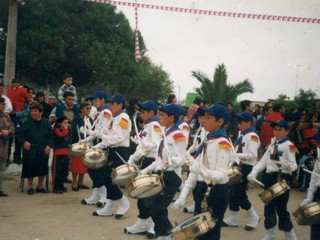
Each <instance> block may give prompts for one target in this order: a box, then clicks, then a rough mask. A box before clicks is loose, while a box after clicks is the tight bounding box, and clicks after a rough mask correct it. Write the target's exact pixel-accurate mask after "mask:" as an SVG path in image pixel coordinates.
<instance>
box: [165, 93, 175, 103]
mask: <svg viewBox="0 0 320 240" xmlns="http://www.w3.org/2000/svg"><path fill="white" fill-rule="evenodd" d="M175 98H176V95H175V94H174V93H170V94H169V96H168V98H167V104H169V103H173V102H172V101H173V99H175Z"/></svg>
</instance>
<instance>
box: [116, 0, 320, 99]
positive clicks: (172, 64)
mask: <svg viewBox="0 0 320 240" xmlns="http://www.w3.org/2000/svg"><path fill="white" fill-rule="evenodd" d="M122 1H123V2H134V1H133V0H132V1H129V0H122ZM138 3H146V4H154V5H161V6H173V7H183V8H194V9H202V10H215V11H226V12H239V13H255V14H269V15H280V16H294V17H311V18H320V1H319V0H307V1H306V0H268V1H261V0H259V1H257V0H250V1H249V0H234V1H231V0H196V1H191V0H175V1H173V0H159V1H157V0H144V1H142V0H138ZM117 8H118V9H119V10H121V11H122V12H124V14H125V15H126V16H127V18H128V19H129V21H130V24H131V26H132V28H135V18H134V8H132V7H126V6H118V7H117ZM138 15H139V30H140V32H141V34H142V36H143V38H144V41H145V43H146V46H147V49H148V52H147V54H148V56H150V58H151V59H152V61H153V62H154V63H156V64H158V65H161V66H162V67H163V69H164V70H165V71H167V72H168V73H169V74H170V77H171V79H172V80H173V81H174V86H175V93H176V94H177V96H178V97H180V100H182V99H184V98H185V96H186V93H187V92H194V88H195V87H198V86H199V82H198V81H197V80H196V79H195V78H193V77H192V76H191V71H192V70H200V71H202V72H203V73H205V74H206V75H207V76H210V77H212V76H213V73H214V69H215V67H217V65H218V64H221V63H224V64H225V66H226V68H227V73H228V83H231V84H235V83H237V82H239V81H242V80H244V79H245V78H248V79H249V80H250V81H251V82H252V83H253V86H254V89H255V91H254V93H253V94H245V95H241V96H240V98H239V99H240V100H242V99H251V100H259V101H266V100H267V99H268V98H276V97H277V96H278V95H279V94H286V95H287V96H289V97H290V98H291V99H292V98H293V96H294V95H295V93H296V92H297V91H298V90H299V89H300V88H303V89H304V90H309V89H312V90H314V91H316V93H317V95H318V97H320V78H319V76H320V66H319V59H320V43H319V42H320V24H310V23H309V24H308V23H296V22H279V21H266V20H255V19H238V18H229V17H218V16H205V15H196V14H188V13H176V12H170V11H161V10H151V9H143V8H139V9H138ZM179 89H180V91H179Z"/></svg>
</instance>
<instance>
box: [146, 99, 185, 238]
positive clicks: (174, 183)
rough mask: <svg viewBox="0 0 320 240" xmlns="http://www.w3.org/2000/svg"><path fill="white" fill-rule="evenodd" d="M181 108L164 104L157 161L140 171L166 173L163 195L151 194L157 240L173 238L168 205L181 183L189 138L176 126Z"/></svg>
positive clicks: (160, 121)
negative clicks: (162, 132) (161, 134)
mask: <svg viewBox="0 0 320 240" xmlns="http://www.w3.org/2000/svg"><path fill="white" fill-rule="evenodd" d="M179 116H180V107H179V106H178V105H176V104H167V105H161V106H160V108H159V123H160V124H161V126H163V127H165V132H164V134H163V139H162V141H161V143H160V145H159V147H158V156H157V158H156V160H155V161H154V162H153V163H152V164H151V165H150V166H149V167H147V168H145V169H143V170H141V174H147V173H152V172H156V173H158V174H160V175H162V176H163V181H164V188H163V193H162V194H161V195H157V196H154V197H152V203H151V207H150V215H151V217H152V220H153V222H154V224H155V226H154V230H155V235H156V236H157V237H158V240H169V239H172V238H171V236H170V232H171V229H172V225H171V223H170V220H169V218H168V210H167V208H168V206H169V204H170V203H171V202H172V199H173V198H174V195H175V193H176V192H177V190H178V188H179V186H180V185H181V166H182V165H183V163H184V160H185V157H186V148H187V146H186V141H185V140H186V137H185V136H184V135H183V133H182V132H181V131H180V129H179V128H178V126H177V122H178V120H179Z"/></svg>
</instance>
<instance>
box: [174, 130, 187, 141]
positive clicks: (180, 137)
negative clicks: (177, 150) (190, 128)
mask: <svg viewBox="0 0 320 240" xmlns="http://www.w3.org/2000/svg"><path fill="white" fill-rule="evenodd" d="M173 140H174V142H175V143H177V142H180V141H185V140H186V136H184V135H183V133H181V132H178V133H176V134H174V135H173Z"/></svg>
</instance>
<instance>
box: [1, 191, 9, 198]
mask: <svg viewBox="0 0 320 240" xmlns="http://www.w3.org/2000/svg"><path fill="white" fill-rule="evenodd" d="M0 197H8V194H6V193H4V192H3V191H0Z"/></svg>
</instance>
